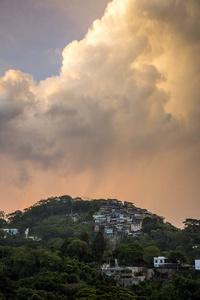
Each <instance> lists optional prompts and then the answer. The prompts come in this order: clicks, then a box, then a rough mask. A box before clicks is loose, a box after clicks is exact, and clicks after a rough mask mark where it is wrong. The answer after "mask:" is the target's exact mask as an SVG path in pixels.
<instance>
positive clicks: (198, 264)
mask: <svg viewBox="0 0 200 300" xmlns="http://www.w3.org/2000/svg"><path fill="white" fill-rule="evenodd" d="M195 270H200V259H195Z"/></svg>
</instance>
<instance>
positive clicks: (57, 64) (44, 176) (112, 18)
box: [0, 0, 200, 227]
mask: <svg viewBox="0 0 200 300" xmlns="http://www.w3.org/2000/svg"><path fill="white" fill-rule="evenodd" d="M0 38H1V43H0V201H1V202H0V203H1V205H0V210H4V211H6V212H7V213H8V212H12V211H15V210H17V209H23V208H26V207H28V206H30V205H32V204H34V203H35V202H37V201H38V200H40V199H42V198H44V199H45V198H47V197H51V196H59V195H66V194H68V195H70V196H72V197H76V196H80V197H83V198H84V199H94V198H117V199H119V200H121V201H130V202H133V203H134V204H135V205H136V206H138V207H141V208H146V209H148V210H149V211H152V212H153V213H157V214H158V215H161V216H163V217H165V220H166V221H167V222H171V223H172V224H173V225H175V226H179V227H181V226H182V222H183V221H184V220H185V219H186V218H197V219H199V218H200V214H199V211H200V201H199V200H200V184H199V178H200V118H199V115H200V89H199V82H200V56H199V53H200V2H199V1H196V0H185V1H182V0H167V1H164V0H151V1H149V0H113V1H111V2H108V1H103V0H101V1H98V0H84V1H83V0H76V1H73V2H72V1H68V0H65V1H64V0H58V1H56V2H55V1H53V0H48V1H47V0H40V1H39V0H29V1H25V0H15V1H13V0H6V1H5V0H0Z"/></svg>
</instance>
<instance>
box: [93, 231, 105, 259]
mask: <svg viewBox="0 0 200 300" xmlns="http://www.w3.org/2000/svg"><path fill="white" fill-rule="evenodd" d="M106 245H107V243H106V240H105V238H104V236H103V233H102V232H101V231H99V232H97V234H96V236H95V237H94V240H93V243H92V251H93V255H94V257H95V259H96V261H98V262H100V261H101V259H102V256H103V253H104V251H105V250H106Z"/></svg>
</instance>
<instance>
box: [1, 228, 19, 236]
mask: <svg viewBox="0 0 200 300" xmlns="http://www.w3.org/2000/svg"><path fill="white" fill-rule="evenodd" d="M3 231H5V232H6V233H8V234H11V235H16V234H19V230H18V229H17V228H5V229H3Z"/></svg>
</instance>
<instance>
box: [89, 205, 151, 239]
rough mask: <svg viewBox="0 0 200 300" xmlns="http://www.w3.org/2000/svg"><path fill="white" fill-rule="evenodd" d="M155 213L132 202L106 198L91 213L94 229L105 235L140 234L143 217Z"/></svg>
mask: <svg viewBox="0 0 200 300" xmlns="http://www.w3.org/2000/svg"><path fill="white" fill-rule="evenodd" d="M155 216H156V215H155V214H152V213H151V212H149V211H147V210H146V209H141V208H138V207H135V206H134V204H133V203H131V202H127V201H124V203H122V201H120V200H117V199H107V200H101V207H100V210H99V211H97V212H95V213H94V215H93V219H94V231H95V232H98V231H102V232H103V233H104V235H105V236H116V235H128V236H137V235H138V234H140V231H141V228H142V222H143V220H144V218H145V217H155Z"/></svg>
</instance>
